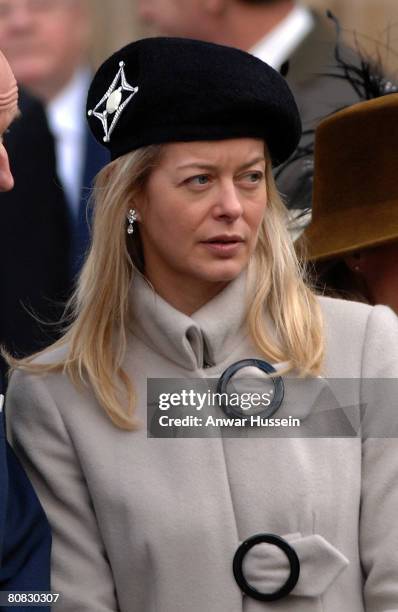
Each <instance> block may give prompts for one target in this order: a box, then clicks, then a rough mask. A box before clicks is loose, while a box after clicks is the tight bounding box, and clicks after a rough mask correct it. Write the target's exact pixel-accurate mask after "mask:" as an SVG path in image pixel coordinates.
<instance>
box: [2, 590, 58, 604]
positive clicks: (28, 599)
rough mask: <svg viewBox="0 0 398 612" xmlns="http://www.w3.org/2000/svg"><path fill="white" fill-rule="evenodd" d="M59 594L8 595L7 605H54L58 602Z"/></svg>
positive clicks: (26, 593)
mask: <svg viewBox="0 0 398 612" xmlns="http://www.w3.org/2000/svg"><path fill="white" fill-rule="evenodd" d="M58 598H59V593H40V592H35V593H28V592H21V593H17V592H15V593H8V594H7V603H9V604H28V605H29V604H53V603H56V602H57V601H58Z"/></svg>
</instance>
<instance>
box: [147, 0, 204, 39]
mask: <svg viewBox="0 0 398 612" xmlns="http://www.w3.org/2000/svg"><path fill="white" fill-rule="evenodd" d="M201 4H202V2H201V1H200V0H137V2H136V5H137V9H138V15H139V17H140V18H141V19H142V21H143V22H144V23H146V24H147V25H148V26H149V27H150V28H151V29H152V30H153V32H154V33H156V34H158V35H159V34H160V35H163V36H183V37H186V38H202V36H201V34H200V32H201V24H202V23H203V20H204V19H205V18H206V13H205V12H204V11H203V9H202V7H201Z"/></svg>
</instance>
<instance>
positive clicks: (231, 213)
mask: <svg viewBox="0 0 398 612" xmlns="http://www.w3.org/2000/svg"><path fill="white" fill-rule="evenodd" d="M217 213H218V215H219V216H223V217H228V218H231V219H237V218H238V217H240V216H241V214H242V203H241V200H240V197H239V193H238V190H237V188H236V186H235V184H234V183H233V181H231V182H229V183H228V184H226V185H223V186H222V187H221V189H220V192H219V195H218V207H217Z"/></svg>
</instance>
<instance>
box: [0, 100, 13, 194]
mask: <svg viewBox="0 0 398 612" xmlns="http://www.w3.org/2000/svg"><path fill="white" fill-rule="evenodd" d="M16 115H17V111H16V110H15V111H8V112H0V191H10V189H12V188H13V187H14V179H13V176H12V174H11V170H10V164H9V161H8V154H7V151H6V148H5V146H4V144H3V135H4V133H5V132H6V131H7V130H8V128H9V126H10V125H11V123H12V121H13V120H14V119H15V116H16Z"/></svg>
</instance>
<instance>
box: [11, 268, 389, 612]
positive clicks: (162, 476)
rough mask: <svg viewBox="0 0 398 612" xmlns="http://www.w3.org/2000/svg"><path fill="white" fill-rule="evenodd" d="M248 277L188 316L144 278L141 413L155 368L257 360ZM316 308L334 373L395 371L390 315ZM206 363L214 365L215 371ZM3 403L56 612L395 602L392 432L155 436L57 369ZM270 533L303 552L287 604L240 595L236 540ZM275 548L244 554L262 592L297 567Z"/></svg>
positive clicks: (136, 293)
mask: <svg viewBox="0 0 398 612" xmlns="http://www.w3.org/2000/svg"><path fill="white" fill-rule="evenodd" d="M242 283H243V281H242V278H239V279H237V280H236V281H235V282H234V283H232V284H231V285H230V286H229V287H227V289H226V290H225V291H224V292H222V293H221V294H220V295H219V296H217V297H216V298H215V299H214V300H212V301H211V302H210V303H208V304H207V305H205V306H204V307H203V308H201V309H200V310H199V311H198V312H197V313H195V314H194V315H193V316H192V317H191V318H189V317H187V316H185V315H183V314H181V313H179V312H177V311H176V310H174V309H173V308H172V307H171V306H169V305H168V304H167V303H165V302H164V301H163V300H162V299H161V298H159V297H158V296H154V294H152V292H151V290H150V289H149V288H148V287H147V286H146V285H145V284H144V282H143V281H142V280H140V279H137V280H136V281H135V283H134V286H133V292H132V302H133V307H134V309H135V312H136V314H137V316H136V319H137V322H136V335H135V336H133V335H131V336H130V338H129V345H128V356H127V359H126V368H127V369H128V372H129V373H130V375H131V377H132V378H133V379H134V381H135V383H136V386H137V389H138V397H139V406H138V412H139V414H140V416H141V417H142V419H143V420H144V422H145V414H146V380H147V378H148V377H173V378H177V377H180V378H183V377H189V378H191V377H197V378H200V377H203V376H209V377H218V376H219V375H220V374H221V373H222V372H223V371H224V370H225V368H226V367H227V366H228V365H230V364H231V363H233V362H235V361H238V360H240V359H243V358H246V357H254V356H258V354H257V352H256V351H255V349H254V348H253V346H252V345H251V342H250V341H249V339H248V338H247V336H246V334H245V332H244V328H243V327H242V321H243V306H242V302H243V300H242V291H243V286H242ZM321 305H322V309H323V312H324V317H325V323H326V333H327V346H328V350H327V359H326V372H325V373H326V374H327V376H329V377H357V378H359V377H377V376H384V377H397V376H398V322H397V318H396V316H395V315H394V314H393V313H392V312H391V311H390V310H389V309H388V308H385V307H380V306H378V307H376V308H370V307H368V306H365V305H361V304H354V303H350V302H343V301H339V300H331V299H321ZM58 356H59V355H57V354H56V353H54V354H52V355H51V358H52V359H55V358H57V357H58ZM204 361H206V362H207V363H210V364H215V365H214V366H213V367H210V368H209V369H207V370H206V371H205V372H204V370H203V363H204ZM377 408H378V407H377V405H375V406H373V407H372V409H373V410H374V412H376V411H377ZM7 409H8V420H9V427H10V434H11V436H12V440H13V444H14V447H15V449H16V451H17V453H18V455H19V457H20V458H21V460H22V461H23V463H24V465H25V467H26V469H27V470H28V472H29V475H30V477H31V479H32V482H33V483H34V484H35V487H36V489H37V492H38V494H39V497H40V499H41V501H42V503H43V505H44V507H45V509H46V511H47V514H48V517H49V520H50V523H51V524H52V527H53V536H54V544H53V589H54V590H55V591H57V592H60V593H61V603H60V605H59V607H57V610H60V612H67V611H68V612H72V611H73V612H86V611H91V612H110V611H112V612H115V611H116V610H121V611H122V612H241V611H244V612H273V611H274V610H283V611H284V612H290V611H292V610H294V611H295V612H363V611H364V610H366V611H367V612H387V611H388V612H391V611H393V610H398V520H397V515H398V440H397V439H369V440H367V441H366V442H365V443H364V444H362V445H361V441H360V440H359V439H350V438H348V439H346V438H336V439H332V438H323V439H303V438H285V439H263V438H252V439H229V438H228V439H225V438H224V439H221V438H213V439H154V438H147V433H146V429H145V428H144V429H142V430H141V431H138V432H126V431H120V430H118V429H116V428H115V427H114V426H113V425H112V423H111V422H110V420H109V419H108V418H107V417H106V416H105V414H104V412H103V410H102V409H101V408H100V406H99V405H98V403H97V401H96V399H95V397H94V396H93V395H92V393H90V391H89V390H86V391H77V390H76V389H75V388H74V387H73V386H72V384H71V383H70V382H69V380H68V379H67V378H66V377H65V376H63V375H55V374H52V375H47V376H45V377H37V376H31V375H27V374H25V373H20V372H18V373H16V374H15V375H14V376H13V377H12V382H11V386H10V390H9V396H8V406H7ZM261 532H268V533H274V534H279V535H281V536H283V537H285V538H286V539H287V540H288V541H290V542H291V543H292V546H293V547H294V548H295V550H296V552H297V554H298V556H299V558H300V562H301V574H300V579H299V582H298V584H297V586H296V588H295V589H294V590H293V592H292V593H291V594H290V595H289V596H288V597H287V598H285V599H282V600H280V601H279V602H274V603H263V602H258V601H255V600H254V599H251V598H250V597H248V596H246V595H245V596H242V593H241V591H240V589H239V587H238V586H237V584H236V582H235V580H234V576H233V573H232V559H233V556H234V553H235V551H236V549H237V547H238V545H239V542H241V541H242V540H244V539H246V538H248V537H249V536H251V535H254V534H256V533H261ZM264 547H265V548H264ZM275 551H276V549H275V548H274V547H269V546H267V545H263V548H261V547H260V548H259V549H258V551H257V552H258V554H257V556H256V555H254V556H251V557H250V558H249V557H248V558H247V562H246V566H245V572H246V576H247V577H250V580H251V581H252V582H253V584H255V585H256V586H257V587H258V589H261V590H264V591H272V590H275V589H276V588H278V586H280V584H281V581H282V582H283V580H284V576H286V573H285V574H284V567H285V566H284V557H283V554H282V553H281V554H279V556H278V554H277V551H276V552H275ZM285 565H286V564H285ZM278 568H279V569H278ZM281 576H282V578H281ZM278 581H279V582H278Z"/></svg>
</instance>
